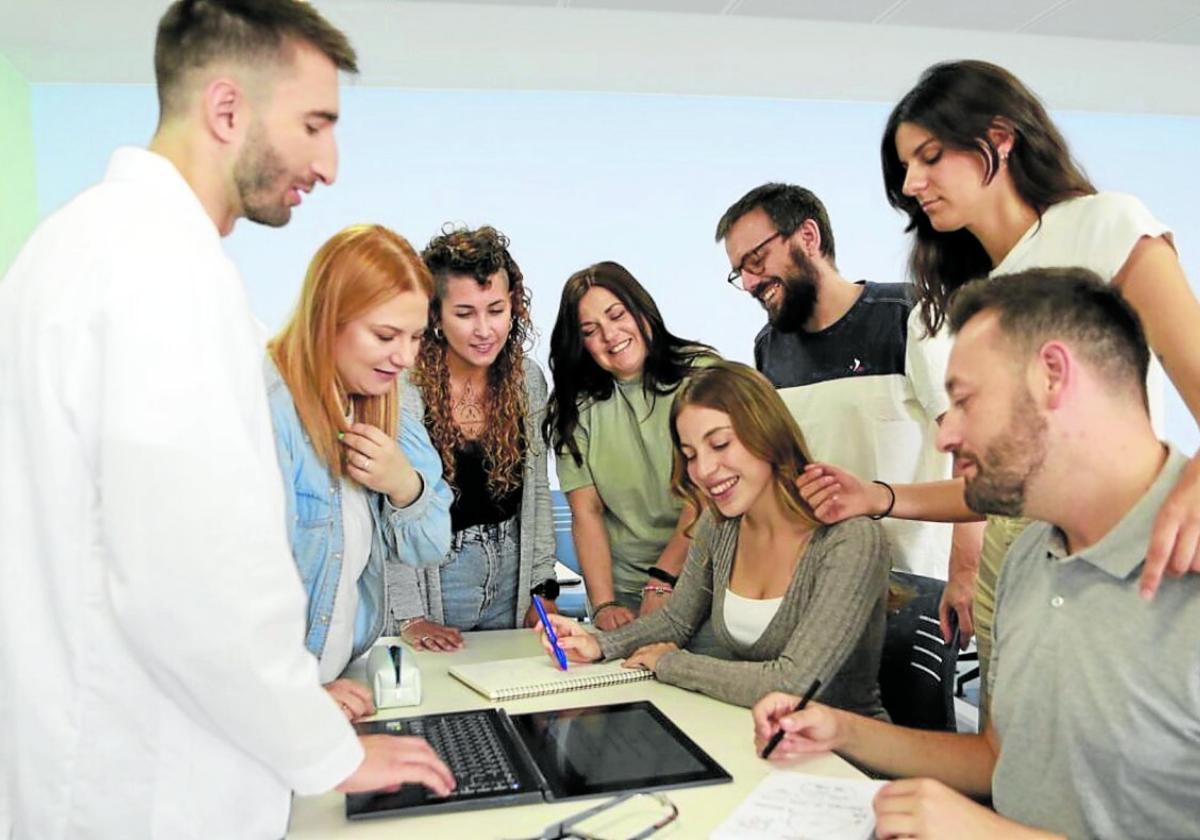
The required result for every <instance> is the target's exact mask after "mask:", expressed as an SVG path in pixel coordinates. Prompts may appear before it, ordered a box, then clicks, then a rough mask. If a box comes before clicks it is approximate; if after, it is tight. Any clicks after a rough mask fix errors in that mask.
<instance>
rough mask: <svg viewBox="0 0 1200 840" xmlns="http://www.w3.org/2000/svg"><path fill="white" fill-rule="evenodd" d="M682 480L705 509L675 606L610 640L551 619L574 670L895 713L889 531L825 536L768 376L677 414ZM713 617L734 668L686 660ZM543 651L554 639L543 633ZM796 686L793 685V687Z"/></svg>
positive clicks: (743, 702)
mask: <svg viewBox="0 0 1200 840" xmlns="http://www.w3.org/2000/svg"><path fill="white" fill-rule="evenodd" d="M671 436H672V440H673V443H674V447H675V452H674V468H673V474H672V483H673V485H674V488H675V490H676V492H678V493H679V494H680V495H682V496H683V497H684V498H686V499H689V500H690V501H692V502H693V503H694V504H695V505H696V506H697V507H698V508H700V507H702V508H703V510H704V513H703V514H702V515H701V517H700V519H699V520H698V521H697V523H696V525H695V526H694V529H695V530H694V536H693V538H692V546H691V549H690V551H689V552H688V558H687V561H686V563H685V564H684V568H683V573H682V575H681V576H680V578H679V583H678V585H677V586H676V587H675V594H674V596H673V597H672V598H671V600H670V601H669V602H668V603H667V606H665V607H664V608H663V609H661V610H659V611H657V612H655V613H651V614H650V615H648V616H645V617H643V618H639V619H638V620H636V621H634V622H632V623H630V624H627V625H625V626H623V627H620V628H617V629H616V630H613V631H610V632H607V633H595V634H593V633H591V632H589V631H588V630H587V629H585V628H584V627H583V626H582V625H580V624H577V623H576V622H573V621H570V620H569V619H566V618H563V617H562V616H551V617H550V620H551V622H552V623H553V625H554V628H555V631H556V633H557V634H558V637H559V644H560V645H561V646H562V648H563V649H564V650H565V651H566V652H567V655H568V657H570V658H571V659H573V660H575V661H580V662H591V661H596V660H598V659H615V658H619V657H622V656H624V657H627V658H626V660H625V665H626V667H631V668H637V667H640V668H646V669H648V670H651V671H654V673H655V676H656V677H657V678H658V679H659V680H661V681H662V682H666V683H671V684H673V685H677V686H679V687H681V688H688V689H692V690H695V691H702V692H704V693H705V694H708V695H711V696H713V697H715V698H717V699H718V700H724V701H726V702H728V703H736V704H737V705H740V706H751V705H753V704H754V703H755V702H756V701H757V700H758V699H759V698H761V697H762V696H763V695H764V694H766V693H768V692H770V691H788V692H791V693H793V694H803V693H804V692H805V690H806V689H807V688H808V687H809V685H810V684H811V683H812V682H813V680H815V679H819V680H820V681H821V692H820V697H821V700H822V702H824V703H827V704H829V705H833V706H839V707H841V708H846V709H851V710H853V711H855V712H858V713H860V714H866V715H873V716H876V717H884V716H885V713H884V711H883V707H882V705H881V704H880V699H879V682H878V674H879V658H880V653H881V650H882V647H883V634H884V624H885V609H886V600H887V586H888V570H889V568H890V566H891V562H890V558H889V555H888V548H887V541H886V539H885V538H884V535H883V530H882V528H880V526H879V524H878V523H876V522H872V521H870V520H867V519H851V520H847V521H846V522H843V523H840V524H838V525H833V526H823V525H821V524H820V523H819V522H817V520H816V519H815V517H814V516H813V514H812V511H811V509H809V507H808V505H807V504H806V503H805V502H804V500H803V499H802V498H801V496H800V493H799V491H798V490H797V489H796V479H797V477H798V476H799V475H800V473H801V472H802V471H803V469H804V465H805V464H807V463H808V454H807V450H806V448H805V444H804V438H803V436H802V435H801V433H800V429H799V427H798V426H797V425H796V421H795V420H794V419H793V418H792V416H791V414H790V413H789V412H788V410H787V408H786V407H785V405H784V403H783V401H782V400H781V399H780V397H779V395H778V394H777V393H776V391H775V389H774V388H773V387H771V384H770V383H769V382H767V380H766V379H764V378H763V377H762V375H761V374H759V373H757V372H756V371H754V370H752V369H750V368H748V367H746V366H745V365H741V364H737V363H735V362H719V363H717V364H715V365H713V366H712V367H709V368H706V369H704V370H702V371H700V372H698V373H696V374H694V375H693V376H692V378H691V379H690V380H688V382H687V383H686V384H685V385H684V386H683V387H682V388H681V389H680V391H679V393H678V394H677V396H676V398H675V404H674V406H673V407H672V411H671ZM709 617H711V618H712V625H713V629H714V631H715V632H716V635H717V638H718V639H719V640H720V641H721V642H722V643H724V644H725V645H726V646H727V647H728V648H729V650H730V651H732V652H733V654H734V657H735V660H734V661H725V660H720V659H714V658H711V657H707V656H700V655H697V654H694V653H689V652H688V651H685V650H681V648H682V647H683V646H684V645H685V644H686V643H687V641H688V639H689V638H690V637H691V635H692V634H693V633H694V632H695V631H696V629H697V628H698V627H699V626H700V625H701V624H702V623H703V622H704V620H705V619H706V618H709ZM542 641H543V645H545V646H546V647H547V648H549V642H548V641H547V640H546V638H545V634H544V633H543V636H542ZM784 686H786V688H784Z"/></svg>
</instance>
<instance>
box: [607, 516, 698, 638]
mask: <svg viewBox="0 0 1200 840" xmlns="http://www.w3.org/2000/svg"><path fill="white" fill-rule="evenodd" d="M712 535H713V522H712V518H711V515H709V514H705V515H704V516H702V517H701V518H700V520H699V521H698V522H697V523H696V526H695V532H694V535H693V538H692V544H691V546H690V547H689V548H688V555H687V560H685V561H684V564H683V570H682V571H681V572H680V574H679V581H678V583H677V584H676V585H675V591H674V593H673V594H672V595H671V597H670V599H669V600H668V601H667V603H666V606H664V607H663V608H662V609H659V610H655V611H654V612H652V613H650V615H647V616H644V617H642V618H639V619H637V620H636V621H631V622H630V623H628V624H626V625H624V626H623V627H618V628H617V629H615V630H610V631H608V632H607V633H605V632H600V633H597V634H596V636H597V638H598V639H599V641H600V650H601V651H602V652H603V653H604V658H605V659H617V658H620V657H622V656H628V655H629V654H631V653H633V652H634V651H635V650H637V649H638V648H640V647H642V646H643V645H649V644H653V643H655V642H674V643H675V644H677V645H679V646H680V647H683V646H684V645H686V644H687V643H688V640H689V639H691V638H692V636H693V635H695V633H696V631H697V630H698V629H699V628H700V625H702V624H703V623H704V620H705V619H706V618H708V615H709V613H710V612H711V611H712V592H713V588H712V587H713V571H712V561H711V558H712V552H711V550H710V548H709V545H710V543H711V539H712Z"/></svg>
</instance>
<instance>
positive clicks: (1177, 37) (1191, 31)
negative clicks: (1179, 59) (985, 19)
mask: <svg viewBox="0 0 1200 840" xmlns="http://www.w3.org/2000/svg"><path fill="white" fill-rule="evenodd" d="M1156 40H1160V41H1166V42H1167V43H1170V44H1191V45H1192V46H1200V12H1198V13H1197V14H1196V16H1195V17H1194V18H1192V19H1191V20H1187V21H1184V22H1183V23H1181V24H1180V25H1179V26H1175V27H1172V28H1171V29H1168V30H1167V31H1166V32H1162V33H1160V34H1159V36H1158V38H1157V39H1156Z"/></svg>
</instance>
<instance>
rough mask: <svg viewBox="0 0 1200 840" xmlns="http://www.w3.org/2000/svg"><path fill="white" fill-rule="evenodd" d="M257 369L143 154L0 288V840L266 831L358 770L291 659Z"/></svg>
mask: <svg viewBox="0 0 1200 840" xmlns="http://www.w3.org/2000/svg"><path fill="white" fill-rule="evenodd" d="M262 352H263V349H262V344H261V336H260V334H259V332H258V331H257V329H256V327H255V324H254V321H253V318H252V316H251V314H250V310H249V306H248V303H247V300H246V295H245V290H244V289H243V287H242V283H241V280H240V277H239V276H238V273H237V271H236V269H235V268H234V266H233V264H232V263H231V262H230V261H229V260H228V258H227V257H226V256H225V254H224V252H223V251H222V248H221V242H220V237H219V235H218V232H217V230H216V227H215V225H214V224H213V222H212V221H211V220H210V219H209V217H208V216H207V215H206V214H205V212H204V210H203V208H202V206H201V205H200V203H199V201H198V200H197V198H196V196H195V194H194V193H193V192H192V191H191V189H190V188H189V187H188V185H187V183H186V182H185V181H184V180H183V178H182V177H181V176H180V175H179V173H178V171H177V170H176V169H175V168H174V167H173V166H172V165H171V163H170V162H169V161H167V160H166V159H165V158H162V157H160V156H158V155H155V154H152V153H150V152H148V151H144V150H140V149H120V150H118V151H117V152H116V153H115V154H114V155H113V158H112V162H111V163H110V166H109V170H108V173H107V175H106V176H105V179H104V181H102V182H101V183H100V184H99V185H97V186H95V187H93V188H92V189H89V190H87V191H86V192H84V193H83V194H82V195H80V196H78V197H77V198H76V199H74V200H73V201H72V202H71V203H70V204H68V205H67V206H66V207H64V208H63V209H62V210H60V211H58V212H57V213H55V214H54V215H53V216H52V217H51V218H49V219H48V220H47V221H46V222H44V223H43V224H42V225H41V226H40V227H39V228H38V229H37V231H36V232H35V233H34V234H33V236H32V237H31V239H30V241H29V242H28V244H27V245H26V246H25V248H24V250H23V251H22V252H21V253H20V255H19V256H18V257H17V259H16V261H15V262H14V264H13V267H12V269H11V270H10V272H9V273H8V275H7V277H6V278H5V279H4V280H3V281H2V282H0V773H2V775H0V837H8V836H9V834H10V833H11V834H12V835H13V836H14V837H19V838H26V837H30V838H39V840H42V838H74V837H83V836H87V837H111V838H121V839H122V840H125V838H137V837H163V838H168V837H169V838H186V837H196V838H205V840H209V838H216V837H220V838H229V837H280V836H282V835H283V834H284V832H285V831H286V829H287V818H288V810H289V802H290V793H289V791H290V790H295V791H297V792H300V793H316V792H320V791H324V790H328V789H330V788H331V787H333V786H334V785H336V784H337V783H338V782H340V781H341V780H343V779H344V778H346V777H347V776H348V775H350V773H352V772H353V771H354V769H355V768H356V767H357V766H358V764H359V763H360V762H361V760H362V755H363V753H362V748H361V746H360V745H359V743H358V741H357V739H356V738H355V736H354V734H353V731H352V730H351V728H350V726H349V725H348V724H347V722H346V720H345V718H344V717H343V716H342V714H341V712H340V711H339V710H338V707H337V705H336V704H335V703H334V702H333V701H332V700H331V699H330V698H329V696H328V695H327V694H326V692H325V691H324V690H323V689H322V688H321V687H320V685H319V683H318V681H317V664H316V661H315V660H314V659H313V657H312V656H311V655H310V654H309V653H308V652H307V651H306V650H305V649H304V603H305V596H304V593H303V591H302V589H301V586H300V583H299V579H298V577H297V574H296V569H295V565H294V563H293V561H292V557H291V553H290V550H289V548H288V544H287V535H286V529H285V522H284V516H285V513H284V503H283V498H282V494H281V489H280V487H281V485H280V481H279V468H278V465H277V462H276V459H275V447H274V444H273V441H272V437H271V435H272V432H271V424H270V420H269V415H268V411H267V402H266V395H265V393H264V387H263V381H262Z"/></svg>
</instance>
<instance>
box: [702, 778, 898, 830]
mask: <svg viewBox="0 0 1200 840" xmlns="http://www.w3.org/2000/svg"><path fill="white" fill-rule="evenodd" d="M885 784H886V782H880V781H873V780H870V779H829V778H825V777H823V776H806V775H804V774H802V773H794V772H788V771H776V772H773V773H771V774H770V775H769V776H767V777H766V778H765V779H763V780H762V782H760V783H759V785H758V787H756V788H755V789H754V790H753V791H751V792H750V795H749V796H748V797H746V799H745V800H744V801H743V802H742V804H741V805H739V806H738V807H737V810H735V811H734V812H733V813H732V814H730V815H729V818H728V819H727V820H725V822H723V823H721V825H719V826H718V827H717V830H716V831H714V832H713V833H712V835H711V840H869V839H870V838H872V837H874V836H875V811H874V809H873V808H872V807H871V800H872V799H873V798H874V796H875V794H876V792H877V791H878V790H879V789H880V788H881V787H883V786H884V785H885Z"/></svg>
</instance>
